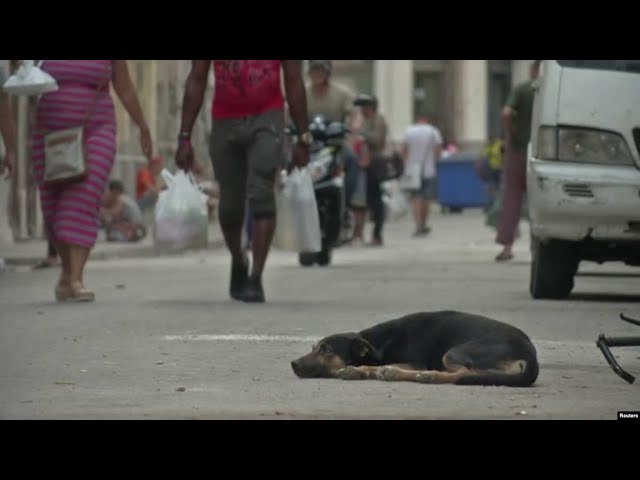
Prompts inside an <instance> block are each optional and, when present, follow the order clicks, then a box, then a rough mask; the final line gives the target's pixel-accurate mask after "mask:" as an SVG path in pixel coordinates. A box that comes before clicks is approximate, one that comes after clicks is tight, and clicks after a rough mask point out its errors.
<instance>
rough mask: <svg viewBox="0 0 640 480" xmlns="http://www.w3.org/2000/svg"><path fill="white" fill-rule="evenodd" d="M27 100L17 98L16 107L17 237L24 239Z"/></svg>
mask: <svg viewBox="0 0 640 480" xmlns="http://www.w3.org/2000/svg"><path fill="white" fill-rule="evenodd" d="M28 108H29V104H28V99H27V97H26V96H24V95H20V96H19V97H18V107H17V111H18V112H17V113H18V115H17V122H16V130H17V132H16V133H17V143H18V151H17V157H18V158H17V159H16V163H17V165H16V191H17V197H18V202H17V204H18V221H19V223H18V226H19V227H18V237H19V238H20V239H26V238H28V236H29V232H28V230H27V208H28V205H27V145H28V142H27V131H28Z"/></svg>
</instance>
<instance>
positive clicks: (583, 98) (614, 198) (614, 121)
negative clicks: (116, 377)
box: [527, 60, 640, 298]
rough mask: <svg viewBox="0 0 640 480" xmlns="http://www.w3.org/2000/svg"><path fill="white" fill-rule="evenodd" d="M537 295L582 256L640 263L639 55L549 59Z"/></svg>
mask: <svg viewBox="0 0 640 480" xmlns="http://www.w3.org/2000/svg"><path fill="white" fill-rule="evenodd" d="M527 189H528V195H529V208H530V212H529V214H530V219H531V249H532V261H531V279H530V287H529V289H530V292H531V295H532V296H533V297H534V298H566V297H568V296H569V294H570V293H571V290H572V289H573V277H574V275H575V274H576V272H577V269H578V264H579V263H580V261H582V260H587V261H593V262H598V263H603V262H608V261H622V262H625V263H626V264H628V265H635V266H640V60H544V61H543V63H542V66H541V70H540V76H539V78H538V81H537V87H536V95H535V100H534V108H533V117H532V125H531V143H530V145H529V156H528V167H527Z"/></svg>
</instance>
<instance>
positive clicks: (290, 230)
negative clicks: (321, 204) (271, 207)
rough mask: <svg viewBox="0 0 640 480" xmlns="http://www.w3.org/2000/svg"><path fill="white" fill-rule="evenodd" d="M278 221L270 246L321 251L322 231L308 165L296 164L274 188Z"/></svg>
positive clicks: (302, 250)
mask: <svg viewBox="0 0 640 480" xmlns="http://www.w3.org/2000/svg"><path fill="white" fill-rule="evenodd" d="M276 208H277V212H278V213H277V215H278V216H277V224H276V231H275V233H274V238H273V246H274V247H276V248H280V249H282V250H286V251H291V252H297V253H302V252H309V253H313V252H320V251H321V250H322V233H321V232H320V216H319V214H318V206H317V204H316V193H315V191H314V189H313V180H311V173H310V172H309V168H308V167H307V168H303V169H298V168H295V169H294V170H293V172H291V175H289V176H288V177H287V178H286V180H285V181H284V186H283V188H281V189H280V188H278V189H277V190H276Z"/></svg>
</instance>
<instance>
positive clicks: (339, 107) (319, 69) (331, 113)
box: [306, 60, 355, 123]
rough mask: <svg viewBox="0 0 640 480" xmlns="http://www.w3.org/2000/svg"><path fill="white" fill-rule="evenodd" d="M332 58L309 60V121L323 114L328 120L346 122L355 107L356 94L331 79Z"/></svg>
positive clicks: (307, 86)
mask: <svg viewBox="0 0 640 480" xmlns="http://www.w3.org/2000/svg"><path fill="white" fill-rule="evenodd" d="M331 73H332V63H331V60H309V69H308V71H307V74H308V76H309V82H308V83H307V85H306V88H307V111H308V112H309V121H311V119H312V118H313V117H315V116H316V115H321V116H322V117H324V119H325V120H326V121H327V122H329V123H330V122H346V121H348V117H349V116H350V114H351V111H352V109H353V100H354V98H355V94H354V93H353V92H352V91H351V90H349V89H348V88H347V87H345V86H344V85H341V84H339V83H337V82H335V81H334V80H332V79H331Z"/></svg>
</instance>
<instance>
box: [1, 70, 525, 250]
mask: <svg viewBox="0 0 640 480" xmlns="http://www.w3.org/2000/svg"><path fill="white" fill-rule="evenodd" d="M530 63H531V60H333V65H334V74H333V76H334V78H335V79H336V81H338V82H340V83H342V84H344V85H345V86H348V87H349V88H351V89H352V90H354V91H355V92H362V93H374V94H376V95H377V96H378V98H379V100H380V109H381V111H382V112H383V113H384V115H385V116H386V118H387V121H388V122H389V126H390V134H391V139H392V140H394V141H396V142H398V141H400V140H401V139H402V137H403V133H404V131H405V129H406V128H407V126H408V125H410V124H411V123H412V122H413V121H414V119H415V117H416V116H417V115H425V116H427V117H429V118H430V119H431V121H432V123H434V124H436V125H437V126H438V127H439V128H440V130H441V131H442V133H443V135H444V136H445V137H446V138H447V139H449V140H450V141H455V142H456V143H457V144H458V145H459V146H460V147H461V149H462V150H463V151H467V152H478V151H479V150H480V148H481V147H482V145H483V144H484V143H485V142H486V141H487V140H489V139H490V138H495V137H500V136H501V135H502V122H501V117H500V111H501V109H502V107H503V106H504V103H505V101H506V99H507V96H508V95H509V93H510V90H511V89H512V87H513V86H514V85H515V84H516V83H518V82H520V81H523V80H526V79H527V76H528V69H529V65H530ZM190 64H191V61H190V60H129V68H130V73H131V77H132V80H133V82H134V85H135V86H136V88H137V90H138V96H139V98H140V102H141V104H142V108H143V111H144V112H145V116H146V118H147V122H148V123H149V127H150V129H151V135H152V138H153V140H154V146H155V151H156V152H158V153H159V154H160V155H161V156H162V157H163V158H164V160H165V164H166V166H167V167H169V168H172V167H173V165H174V163H173V158H174V155H175V149H176V145H177V133H178V130H179V128H180V119H181V107H182V98H183V95H184V85H185V80H186V77H187V75H188V73H189V69H190ZM214 81H215V79H214V78H213V74H211V75H210V78H209V86H208V88H207V92H206V95H205V102H204V105H203V108H202V109H201V111H200V116H199V117H198V120H197V122H196V124H195V126H194V131H193V144H194V148H195V151H196V158H197V160H198V161H200V162H201V163H202V165H203V166H204V168H205V171H206V172H207V173H208V175H209V176H210V177H212V178H213V176H214V172H213V171H212V169H211V163H210V161H209V154H208V138H209V135H210V132H211V114H210V105H211V100H212V96H213V94H212V92H213V86H214ZM114 102H115V104H116V115H117V121H118V134H117V139H118V153H117V157H116V162H115V165H114V168H113V172H112V177H113V178H118V179H120V180H122V181H123V182H124V185H125V190H126V192H127V193H129V194H133V192H134V191H135V175H136V172H137V170H138V169H139V168H140V167H141V166H142V165H144V163H145V161H146V160H145V158H144V157H143V155H142V152H141V151H140V146H139V142H138V132H137V131H136V128H135V126H134V125H133V124H132V122H131V120H130V119H129V116H128V114H127V113H126V111H125V110H124V108H123V107H122V105H121V104H120V102H119V101H118V100H117V99H116V98H115V95H114ZM14 106H15V107H16V121H17V125H18V134H19V158H18V163H19V165H18V175H17V177H16V179H15V181H14V182H12V183H13V185H12V188H11V192H4V193H3V192H0V193H2V194H3V197H4V199H6V200H7V202H8V203H9V204H10V205H11V208H10V211H9V219H8V220H9V223H10V224H11V228H12V230H13V233H14V236H15V237H16V238H33V237H36V238H37V237H41V236H42V233H43V229H42V217H41V213H40V206H39V198H38V193H37V189H36V188H35V184H34V182H33V177H32V173H31V168H30V164H31V162H30V154H29V149H28V137H29V127H28V117H29V115H28V112H27V109H28V106H27V102H26V101H25V100H24V99H16V100H15V102H14ZM5 187H6V186H5ZM4 190H6V188H4ZM0 218H2V216H0ZM6 223H7V222H6V219H5V220H4V221H3V222H2V224H4V225H5V227H3V226H2V225H0V229H4V230H6ZM0 233H1V232H0ZM5 236H6V232H5Z"/></svg>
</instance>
